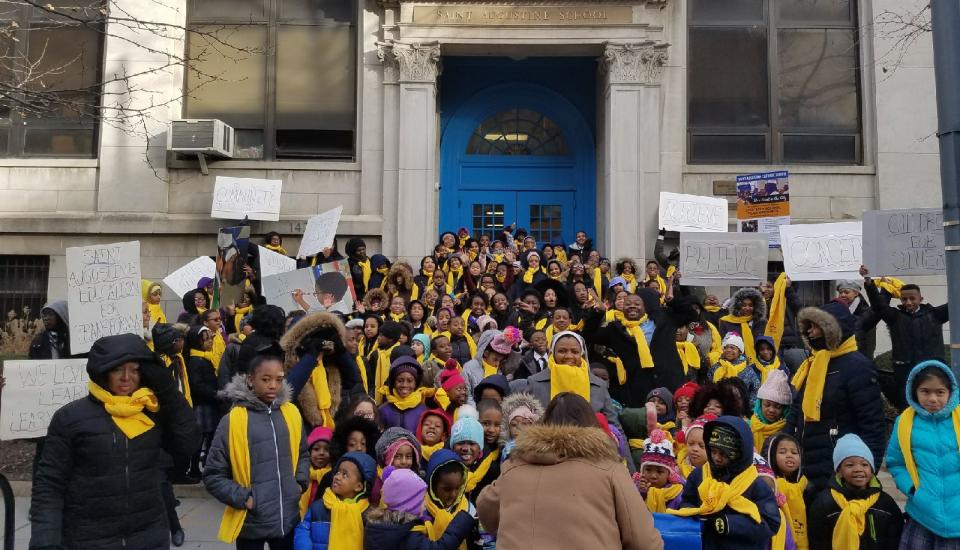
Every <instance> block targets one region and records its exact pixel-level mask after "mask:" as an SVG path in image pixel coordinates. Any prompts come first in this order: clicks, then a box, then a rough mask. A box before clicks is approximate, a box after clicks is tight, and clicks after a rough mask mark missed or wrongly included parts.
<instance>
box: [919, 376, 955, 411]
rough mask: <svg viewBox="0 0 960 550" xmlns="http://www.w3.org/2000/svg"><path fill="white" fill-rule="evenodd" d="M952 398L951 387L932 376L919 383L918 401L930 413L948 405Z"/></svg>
mask: <svg viewBox="0 0 960 550" xmlns="http://www.w3.org/2000/svg"><path fill="white" fill-rule="evenodd" d="M949 399H950V388H948V387H947V386H945V385H943V382H942V381H941V380H940V379H939V378H937V377H935V376H931V377H930V378H927V379H926V380H924V381H923V382H921V383H920V384H918V385H917V402H918V403H919V404H920V406H921V407H923V408H924V409H925V410H926V411H927V412H929V413H935V412H937V411H940V410H941V409H943V408H944V407H946V406H947V401H948V400H949Z"/></svg>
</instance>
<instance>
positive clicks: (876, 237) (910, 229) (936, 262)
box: [863, 208, 947, 277]
mask: <svg viewBox="0 0 960 550" xmlns="http://www.w3.org/2000/svg"><path fill="white" fill-rule="evenodd" d="M863 265H865V266H866V267H867V269H869V270H870V274H871V275H876V276H878V277H879V276H890V277H900V276H907V275H939V274H942V273H944V272H945V271H946V269H947V265H946V259H945V258H944V239H943V210H941V209H940V208H920V209H913V210H869V211H867V212H864V213H863Z"/></svg>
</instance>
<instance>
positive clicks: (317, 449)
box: [310, 441, 330, 470]
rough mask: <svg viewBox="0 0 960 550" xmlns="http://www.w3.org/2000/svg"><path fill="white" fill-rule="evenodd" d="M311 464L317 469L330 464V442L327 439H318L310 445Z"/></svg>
mask: <svg viewBox="0 0 960 550" xmlns="http://www.w3.org/2000/svg"><path fill="white" fill-rule="evenodd" d="M310 465H311V466H313V467H314V468H315V469H317V470H319V469H320V468H326V467H327V466H329V465H330V444H329V443H327V442H326V441H317V442H316V443H314V444H313V446H311V447H310Z"/></svg>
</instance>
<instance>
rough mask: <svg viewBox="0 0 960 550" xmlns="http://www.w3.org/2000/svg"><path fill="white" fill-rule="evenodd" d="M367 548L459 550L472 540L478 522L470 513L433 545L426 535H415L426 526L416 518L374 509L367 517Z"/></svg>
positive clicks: (460, 516)
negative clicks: (461, 544) (468, 539)
mask: <svg viewBox="0 0 960 550" xmlns="http://www.w3.org/2000/svg"><path fill="white" fill-rule="evenodd" d="M363 519H364V528H363V547H364V548H365V549H367V550H383V549H386V548H390V549H392V550H456V548H458V547H459V546H460V543H461V542H463V541H464V540H466V539H467V538H468V537H470V535H471V533H472V532H473V527H474V524H475V523H476V520H474V519H473V518H472V517H470V514H468V513H466V512H460V513H458V514H457V515H456V516H454V517H453V520H451V521H450V523H449V525H447V529H446V530H445V531H444V532H443V536H441V537H440V540H438V541H436V542H433V541H431V540H430V539H429V538H428V537H427V535H426V534H425V533H419V532H415V531H413V530H412V529H413V528H414V527H415V526H418V525H423V521H421V520H420V519H418V518H417V517H416V516H413V515H411V514H406V513H404V512H396V511H392V510H387V509H385V508H371V509H370V510H368V511H367V513H366V514H365V516H364V518H363Z"/></svg>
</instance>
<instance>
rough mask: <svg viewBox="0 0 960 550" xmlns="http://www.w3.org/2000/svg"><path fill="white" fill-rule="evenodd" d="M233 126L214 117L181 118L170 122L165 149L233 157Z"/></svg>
mask: <svg viewBox="0 0 960 550" xmlns="http://www.w3.org/2000/svg"><path fill="white" fill-rule="evenodd" d="M233 140H234V136H233V128H232V127H230V126H228V125H227V124H224V122H223V121H222V120H216V119H196V118H194V119H183V120H174V121H171V122H170V131H169V132H168V133H167V150H169V151H173V152H175V153H194V154H199V155H209V156H213V157H221V158H233V144H234V142H233Z"/></svg>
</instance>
